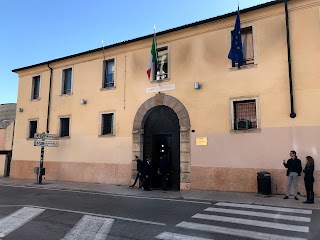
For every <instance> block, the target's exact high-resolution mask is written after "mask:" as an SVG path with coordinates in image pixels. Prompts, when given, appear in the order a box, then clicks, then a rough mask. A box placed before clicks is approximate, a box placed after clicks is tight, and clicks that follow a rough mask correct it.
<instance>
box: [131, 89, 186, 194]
mask: <svg viewBox="0 0 320 240" xmlns="http://www.w3.org/2000/svg"><path fill="white" fill-rule="evenodd" d="M157 106H167V107H169V108H171V109H172V110H173V111H174V112H175V114H176V115H177V117H178V120H179V125H180V190H189V189H190V166H191V163H190V160H191V157H190V118H189V114H188V111H187V109H186V108H185V107H184V105H183V104H182V103H181V102H180V101H179V100H178V99H176V98H174V97H171V96H168V95H166V94H163V93H158V94H156V95H155V96H154V97H152V98H150V99H148V100H147V101H145V102H144V103H143V104H142V105H141V106H140V108H139V109H138V111H137V113H136V116H135V118H134V122H133V131H132V141H133V143H132V145H133V150H132V151H133V156H135V155H137V156H142V154H143V142H144V126H145V122H146V120H147V118H148V116H149V114H150V113H151V110H152V109H153V108H154V107H157ZM135 175H136V162H132V179H134V177H135Z"/></svg>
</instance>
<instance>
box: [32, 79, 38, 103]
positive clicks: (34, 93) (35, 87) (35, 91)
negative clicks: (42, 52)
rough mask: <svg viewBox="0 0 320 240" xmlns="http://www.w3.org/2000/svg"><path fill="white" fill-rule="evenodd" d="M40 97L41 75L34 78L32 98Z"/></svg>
mask: <svg viewBox="0 0 320 240" xmlns="http://www.w3.org/2000/svg"><path fill="white" fill-rule="evenodd" d="M39 98H40V76H35V77H33V78H32V93H31V99H39Z"/></svg>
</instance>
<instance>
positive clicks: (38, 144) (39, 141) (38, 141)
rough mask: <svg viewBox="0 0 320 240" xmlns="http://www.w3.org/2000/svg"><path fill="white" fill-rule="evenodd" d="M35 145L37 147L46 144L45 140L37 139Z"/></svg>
mask: <svg viewBox="0 0 320 240" xmlns="http://www.w3.org/2000/svg"><path fill="white" fill-rule="evenodd" d="M33 145H34V146H36V147H41V146H44V141H42V140H37V139H35V140H34V143H33Z"/></svg>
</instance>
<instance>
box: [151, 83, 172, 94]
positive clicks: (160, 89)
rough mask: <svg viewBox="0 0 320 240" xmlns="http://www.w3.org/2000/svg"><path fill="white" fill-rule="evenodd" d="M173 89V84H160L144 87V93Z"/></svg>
mask: <svg viewBox="0 0 320 240" xmlns="http://www.w3.org/2000/svg"><path fill="white" fill-rule="evenodd" d="M175 89H176V85H175V84H170V85H161V86H156V87H149V88H146V93H152V92H163V91H170V90H175Z"/></svg>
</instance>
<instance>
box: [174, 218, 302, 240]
mask: <svg viewBox="0 0 320 240" xmlns="http://www.w3.org/2000/svg"><path fill="white" fill-rule="evenodd" d="M177 227H181V228H187V229H193V230H198V231H199V230H200V231H206V232H211V233H222V234H225V235H230V236H236V237H245V238H248V239H259V240H306V238H295V237H290V236H281V235H276V234H269V233H261V232H255V231H248V230H242V229H234V228H227V227H219V226H213V225H207V224H198V223H191V222H181V223H179V224H178V225H177Z"/></svg>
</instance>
